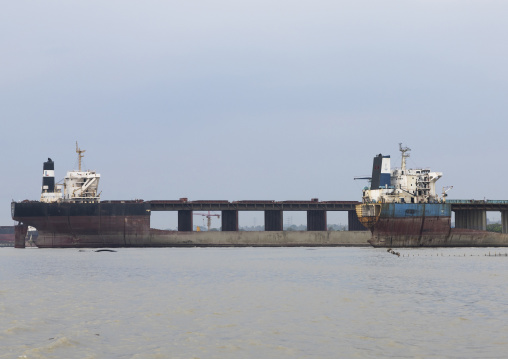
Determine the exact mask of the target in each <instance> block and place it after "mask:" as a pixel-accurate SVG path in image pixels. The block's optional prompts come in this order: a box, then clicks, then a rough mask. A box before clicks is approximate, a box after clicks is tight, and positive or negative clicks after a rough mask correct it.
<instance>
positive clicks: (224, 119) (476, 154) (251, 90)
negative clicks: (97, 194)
mask: <svg viewBox="0 0 508 359" xmlns="http://www.w3.org/2000/svg"><path fill="white" fill-rule="evenodd" d="M507 15H508V2H506V1H489V0H481V1H480V0H478V1H464V0H462V1H458V0H457V1H451V0H440V1H429V0H427V1H409V0H404V1H402V0H401V1H379V0H363V1H362V0H355V1H338V0H335V1H315V0H313V1H273V0H272V1H264V0H257V1H242V2H238V1H186V2H176V1H143V2H138V1H107V2H104V1H44V2H36V1H12V2H7V3H5V4H3V6H2V12H1V13H0V45H1V48H2V56H1V57H0V116H1V133H2V134H3V136H2V137H3V138H2V142H1V144H0V149H1V153H2V165H3V166H2V168H4V172H5V174H4V175H3V176H2V186H1V188H2V191H1V193H0V204H1V205H0V224H2V225H4V224H10V223H12V220H11V219H10V201H11V199H15V200H22V199H38V198H39V196H40V186H41V173H42V162H43V161H45V160H46V159H47V158H48V157H51V158H52V159H53V160H54V161H55V166H56V168H55V171H56V177H57V179H61V178H63V177H64V175H65V172H66V171H67V170H70V169H72V168H73V167H76V166H77V161H76V154H75V152H74V146H75V144H74V143H75V141H76V140H77V141H79V144H80V146H81V147H82V148H83V149H86V151H87V152H86V153H85V155H86V157H85V164H86V166H87V167H88V168H90V169H95V170H97V171H98V172H99V173H101V175H102V178H101V185H100V187H101V189H102V198H103V199H134V198H142V199H145V200H150V199H176V198H179V197H188V198H189V199H192V200H198V199H227V200H242V199H274V200H296V199H310V198H313V197H318V198H319V199H320V200H359V199H360V197H361V193H360V192H361V188H362V187H363V186H364V185H365V184H366V183H364V182H362V183H360V182H358V181H353V177H354V176H358V175H369V173H370V170H371V165H372V157H373V156H374V155H376V154H378V153H383V154H390V155H392V165H397V166H398V165H399V159H400V155H399V153H398V143H399V142H403V143H404V144H405V145H407V146H409V147H411V148H412V152H411V158H410V160H409V161H408V165H409V166H411V167H416V166H424V167H431V168H432V169H433V170H436V171H442V172H443V173H444V177H443V178H442V179H441V180H440V181H439V182H438V188H441V187H442V186H445V185H453V186H454V189H453V190H452V191H451V192H450V197H451V198H477V199H483V198H484V197H485V198H488V199H508V193H507V191H506V190H505V189H504V187H505V184H504V182H505V180H504V179H505V178H507V177H508V169H507V167H506V166H505V165H504V160H505V154H506V153H507V149H508V143H507V141H506V138H507V132H508V126H507V124H506V118H507V113H508V106H507V95H508V70H507V65H506V63H507V58H508V47H507V45H506V39H505V37H506V34H507V33H508V22H507V21H506V18H507ZM261 222H262V221H260V220H257V224H261ZM329 222H330V221H329ZM245 224H247V225H252V223H251V222H249V223H245Z"/></svg>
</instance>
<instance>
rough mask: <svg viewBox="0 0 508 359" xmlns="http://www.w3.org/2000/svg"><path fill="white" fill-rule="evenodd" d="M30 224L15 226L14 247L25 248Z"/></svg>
mask: <svg viewBox="0 0 508 359" xmlns="http://www.w3.org/2000/svg"><path fill="white" fill-rule="evenodd" d="M26 232H28V226H25V225H23V224H18V225H16V226H14V248H25V237H26Z"/></svg>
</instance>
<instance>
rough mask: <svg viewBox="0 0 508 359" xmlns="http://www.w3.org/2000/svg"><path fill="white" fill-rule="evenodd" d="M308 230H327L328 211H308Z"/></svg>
mask: <svg viewBox="0 0 508 359" xmlns="http://www.w3.org/2000/svg"><path fill="white" fill-rule="evenodd" d="M307 230H308V231H326V230H328V228H327V227H326V211H322V210H316V211H307Z"/></svg>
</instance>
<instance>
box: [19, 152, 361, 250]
mask: <svg viewBox="0 0 508 359" xmlns="http://www.w3.org/2000/svg"><path fill="white" fill-rule="evenodd" d="M83 152H85V151H83V150H81V149H79V147H78V145H77V143H76V153H77V154H78V163H79V168H78V170H73V171H69V172H67V174H66V176H65V178H64V179H63V181H62V183H55V163H54V161H53V160H52V159H51V158H48V160H47V161H45V162H44V164H43V172H42V190H41V197H40V199H39V200H38V201H30V200H24V201H19V202H12V203H11V215H12V218H13V219H14V220H15V221H18V225H16V226H14V232H15V247H17V248H25V246H28V245H31V244H32V243H33V244H35V246H37V247H39V248H101V247H192V246H201V247H209V246H222V247H242V246H259V247H270V246H273V247H288V246H369V244H368V243H367V239H368V238H369V233H368V232H367V231H351V232H348V231H282V230H280V231H277V230H274V231H256V232H254V231H253V232H245V231H239V230H238V228H236V230H231V229H229V230H226V231H217V232H207V231H192V219H191V218H190V219H189V220H190V230H189V229H188V228H186V229H185V230H182V231H171V230H161V229H155V228H150V214H151V211H152V210H153V206H155V207H159V208H160V207H161V206H162V207H164V206H166V205H168V206H172V205H179V206H181V205H184V206H185V207H186V210H185V211H183V212H190V217H192V210H189V209H187V206H186V205H187V204H189V205H192V204H193V205H201V204H203V205H208V204H210V203H213V204H216V205H223V206H225V207H226V209H228V208H230V207H229V206H230V205H231V206H233V207H236V206H239V205H241V206H244V205H245V206H246V205H247V204H248V203H250V204H253V203H254V204H256V203H255V202H256V201H247V203H243V202H242V201H238V202H232V203H230V202H229V201H193V202H188V200H187V198H180V199H179V200H164V201H159V200H155V201H146V202H145V201H143V200H131V201H103V200H101V193H100V192H99V190H98V186H99V180H100V174H98V173H96V172H95V171H90V170H83V169H82V168H81V159H82V157H83V156H84V155H83ZM316 201H317V200H316ZM258 202H262V203H263V204H266V205H269V206H274V205H275V203H274V201H258ZM293 202H296V203H300V201H285V202H281V203H279V204H278V205H280V206H291V203H293ZM344 203H346V202H338V203H337V204H334V203H332V204H330V203H328V205H330V206H335V205H337V206H340V205H344ZM351 203H354V204H350V203H349V202H348V203H346V205H351V206H354V205H355V204H356V203H358V202H356V201H352V202H351ZM311 204H312V205H319V204H320V203H317V202H315V201H314V200H313V201H309V202H308V203H307V204H306V205H311ZM322 204H326V203H322ZM352 208H354V207H352ZM230 212H235V211H230ZM187 224H188V223H187ZM179 226H180V223H179ZM360 226H361V225H360ZM32 227H33V228H35V229H36V230H37V232H36V233H37V235H34V234H33V233H34V230H33V231H30V228H32ZM183 227H185V225H184V226H183Z"/></svg>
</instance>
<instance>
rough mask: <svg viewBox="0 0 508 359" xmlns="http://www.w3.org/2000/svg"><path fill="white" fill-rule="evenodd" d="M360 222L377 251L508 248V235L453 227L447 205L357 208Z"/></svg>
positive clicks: (428, 204)
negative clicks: (423, 248)
mask: <svg viewBox="0 0 508 359" xmlns="http://www.w3.org/2000/svg"><path fill="white" fill-rule="evenodd" d="M357 213H358V214H359V219H360V221H361V222H362V223H363V224H364V225H365V226H366V227H368V228H369V229H370V232H371V234H372V236H371V238H370V239H369V241H368V242H369V243H370V244H371V245H372V246H373V247H382V248H404V247H492V246H494V247H505V246H508V235H506V234H501V233H493V232H486V231H480V230H473V229H460V228H452V227H451V205H450V204H446V203H436V204H433V203H425V204H423V203H418V204H404V203H383V204H362V205H358V206H357Z"/></svg>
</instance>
